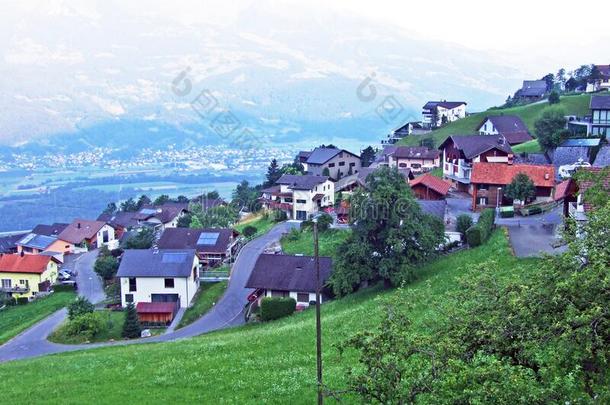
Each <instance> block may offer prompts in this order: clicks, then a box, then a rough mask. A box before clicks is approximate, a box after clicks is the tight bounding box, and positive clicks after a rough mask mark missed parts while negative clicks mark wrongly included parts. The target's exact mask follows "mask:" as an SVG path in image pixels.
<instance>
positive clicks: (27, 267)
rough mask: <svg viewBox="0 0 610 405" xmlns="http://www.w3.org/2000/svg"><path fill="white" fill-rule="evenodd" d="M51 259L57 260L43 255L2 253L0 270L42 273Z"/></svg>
mask: <svg viewBox="0 0 610 405" xmlns="http://www.w3.org/2000/svg"><path fill="white" fill-rule="evenodd" d="M51 260H53V261H56V259H54V258H53V257H51V256H43V255H23V256H21V255H20V254H12V255H0V272H4V273H31V274H42V273H44V272H45V270H46V269H47V265H48V264H49V262H50V261H51Z"/></svg>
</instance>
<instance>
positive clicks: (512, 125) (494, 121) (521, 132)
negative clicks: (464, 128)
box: [476, 115, 534, 145]
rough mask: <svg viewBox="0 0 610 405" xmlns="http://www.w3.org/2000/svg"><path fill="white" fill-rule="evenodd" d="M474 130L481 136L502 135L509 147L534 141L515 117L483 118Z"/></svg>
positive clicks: (493, 116)
mask: <svg viewBox="0 0 610 405" xmlns="http://www.w3.org/2000/svg"><path fill="white" fill-rule="evenodd" d="M476 130H477V132H478V133H479V134H481V135H502V136H504V138H506V142H508V144H509V145H518V144H520V143H524V142H527V141H531V140H532V139H534V138H532V136H531V135H530V133H529V131H528V130H527V126H526V125H525V123H524V122H523V121H522V120H521V118H519V117H517V116H516V115H490V116H488V117H485V119H484V120H483V121H482V122H481V123H480V124H479V126H478V127H477V129H476Z"/></svg>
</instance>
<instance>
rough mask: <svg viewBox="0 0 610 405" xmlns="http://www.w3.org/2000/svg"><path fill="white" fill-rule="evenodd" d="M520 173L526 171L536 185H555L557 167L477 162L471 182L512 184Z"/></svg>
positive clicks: (473, 168)
mask: <svg viewBox="0 0 610 405" xmlns="http://www.w3.org/2000/svg"><path fill="white" fill-rule="evenodd" d="M519 173H525V174H526V175H527V176H528V177H529V178H530V179H532V181H533V182H534V185H535V186H536V187H554V186H555V167H554V166H546V165H525V164H516V165H508V164H503V163H484V162H478V163H475V164H474V165H473V167H472V175H471V176H470V182H471V183H476V184H498V185H507V184H510V183H511V182H512V181H513V179H514V178H515V176H516V175H517V174H519Z"/></svg>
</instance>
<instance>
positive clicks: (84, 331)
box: [65, 312, 104, 339]
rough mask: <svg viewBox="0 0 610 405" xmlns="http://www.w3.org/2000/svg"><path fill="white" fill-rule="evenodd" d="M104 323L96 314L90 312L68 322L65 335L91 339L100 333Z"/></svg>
mask: <svg viewBox="0 0 610 405" xmlns="http://www.w3.org/2000/svg"><path fill="white" fill-rule="evenodd" d="M103 327H104V323H103V320H102V317H101V315H100V314H99V313H98V312H90V313H86V314H82V315H79V316H77V317H76V318H74V319H72V320H70V321H68V323H67V324H66V327H65V332H66V335H68V336H82V337H84V338H86V339H91V338H93V337H94V336H95V335H97V334H98V333H100V332H101V331H102V329H103Z"/></svg>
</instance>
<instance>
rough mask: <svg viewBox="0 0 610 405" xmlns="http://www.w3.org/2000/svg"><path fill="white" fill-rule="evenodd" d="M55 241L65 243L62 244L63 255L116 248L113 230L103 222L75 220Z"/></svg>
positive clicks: (116, 243) (116, 242)
mask: <svg viewBox="0 0 610 405" xmlns="http://www.w3.org/2000/svg"><path fill="white" fill-rule="evenodd" d="M57 239H58V240H60V241H63V242H65V243H64V244H62V246H63V250H62V251H63V253H78V252H86V251H87V250H89V249H90V248H92V249H98V248H101V247H102V246H108V247H109V248H115V247H118V241H117V239H116V236H115V231H114V228H113V227H112V226H110V225H109V224H107V223H106V222H104V221H91V220H88V219H75V220H74V221H73V222H72V223H71V224H70V225H68V226H67V227H66V228H65V229H64V230H63V231H61V233H60V234H59V235H57Z"/></svg>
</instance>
